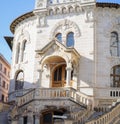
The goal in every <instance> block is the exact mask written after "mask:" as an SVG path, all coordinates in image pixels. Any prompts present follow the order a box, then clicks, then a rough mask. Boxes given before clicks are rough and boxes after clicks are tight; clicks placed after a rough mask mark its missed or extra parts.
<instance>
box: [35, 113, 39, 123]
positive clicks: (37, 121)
mask: <svg viewBox="0 0 120 124" xmlns="http://www.w3.org/2000/svg"><path fill="white" fill-rule="evenodd" d="M35 124H40V115H39V114H36V115H35Z"/></svg>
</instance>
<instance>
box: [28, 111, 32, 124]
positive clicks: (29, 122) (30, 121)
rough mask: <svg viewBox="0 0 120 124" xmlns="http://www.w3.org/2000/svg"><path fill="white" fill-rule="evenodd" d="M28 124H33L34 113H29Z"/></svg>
mask: <svg viewBox="0 0 120 124" xmlns="http://www.w3.org/2000/svg"><path fill="white" fill-rule="evenodd" d="M27 124H33V113H32V112H28V116H27Z"/></svg>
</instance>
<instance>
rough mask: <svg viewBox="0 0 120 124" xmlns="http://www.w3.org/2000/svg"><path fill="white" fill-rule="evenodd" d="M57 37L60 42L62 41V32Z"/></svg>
mask: <svg viewBox="0 0 120 124" xmlns="http://www.w3.org/2000/svg"><path fill="white" fill-rule="evenodd" d="M55 37H56V38H57V39H58V40H59V41H60V42H62V34H61V33H58V34H56V36H55Z"/></svg>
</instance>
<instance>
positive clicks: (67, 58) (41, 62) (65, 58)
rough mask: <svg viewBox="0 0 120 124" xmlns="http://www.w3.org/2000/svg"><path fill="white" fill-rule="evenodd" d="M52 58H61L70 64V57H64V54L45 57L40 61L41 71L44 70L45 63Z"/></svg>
mask: <svg viewBox="0 0 120 124" xmlns="http://www.w3.org/2000/svg"><path fill="white" fill-rule="evenodd" d="M52 57H60V58H62V59H64V60H65V62H66V64H68V63H69V57H68V56H67V55H63V54H59V55H57V54H56V55H49V56H44V57H43V58H42V59H41V61H40V65H41V69H42V68H43V65H44V63H45V61H46V60H47V59H49V58H52Z"/></svg>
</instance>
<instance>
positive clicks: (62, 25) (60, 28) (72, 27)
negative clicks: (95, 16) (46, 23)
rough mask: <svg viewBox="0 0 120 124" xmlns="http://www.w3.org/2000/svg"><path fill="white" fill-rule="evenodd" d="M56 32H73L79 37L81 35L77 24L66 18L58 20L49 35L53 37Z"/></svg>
mask: <svg viewBox="0 0 120 124" xmlns="http://www.w3.org/2000/svg"><path fill="white" fill-rule="evenodd" d="M58 32H59V33H63V34H67V33H68V32H74V34H75V37H79V36H80V35H81V33H80V29H79V27H78V25H77V24H76V23H75V22H73V21H70V20H68V19H65V20H63V21H60V22H58V23H57V24H56V25H55V26H54V28H53V29H52V31H51V33H50V34H51V36H50V37H51V38H53V37H54V36H55V35H56V33H58Z"/></svg>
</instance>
